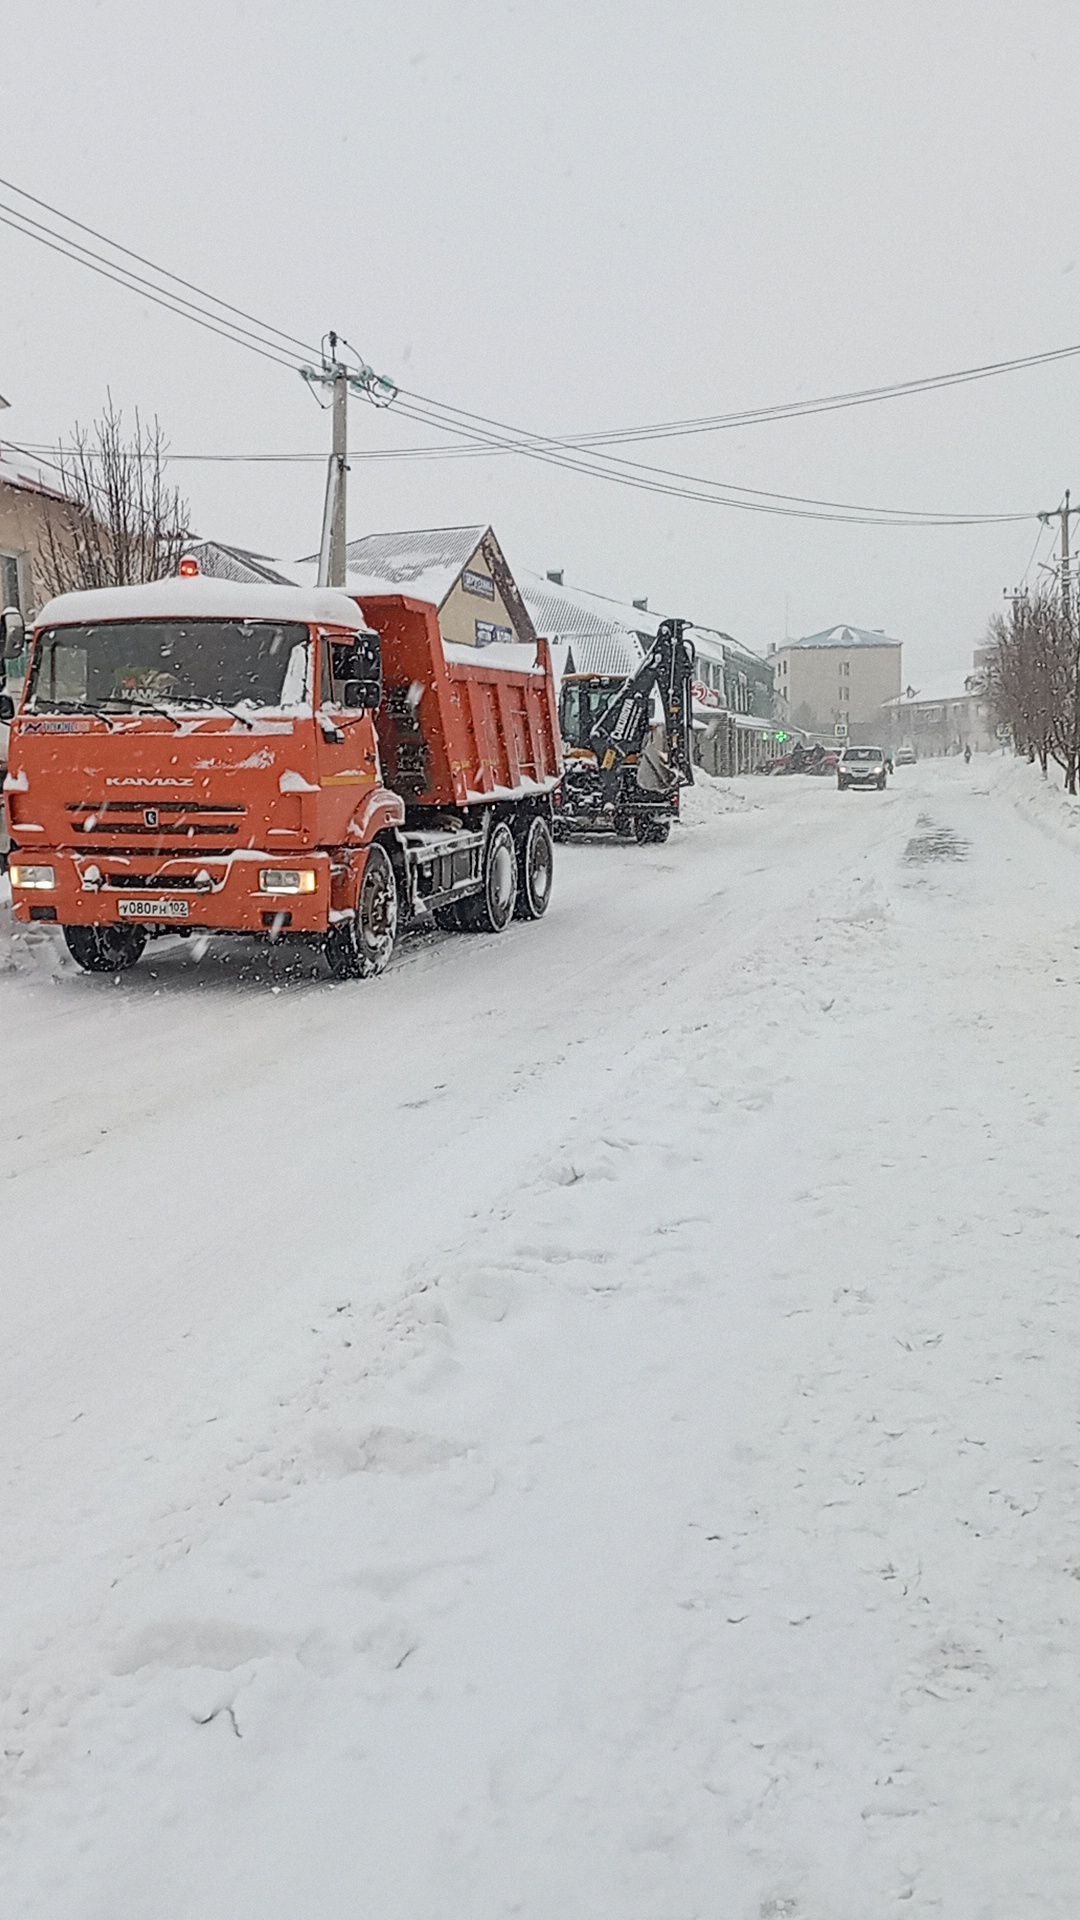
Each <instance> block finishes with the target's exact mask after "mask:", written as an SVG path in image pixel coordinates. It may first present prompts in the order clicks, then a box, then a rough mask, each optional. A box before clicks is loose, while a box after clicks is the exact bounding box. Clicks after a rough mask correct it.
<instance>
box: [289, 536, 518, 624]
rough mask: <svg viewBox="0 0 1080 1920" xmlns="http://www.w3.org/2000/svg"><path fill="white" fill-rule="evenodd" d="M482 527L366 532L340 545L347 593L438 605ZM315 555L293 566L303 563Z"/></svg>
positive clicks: (467, 558) (472, 549)
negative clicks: (398, 596) (388, 595)
mask: <svg viewBox="0 0 1080 1920" xmlns="http://www.w3.org/2000/svg"><path fill="white" fill-rule="evenodd" d="M486 532H487V528H486V527H422V528H420V529H415V530H413V531H411V532H405V533H366V534H364V535H363V537H362V538H361V539H359V540H350V541H349V543H348V545H347V547H346V548H345V565H346V567H347V569H348V573H347V577H346V585H347V587H348V591H349V592H350V593H405V594H408V595H409V596H410V598H412V599H414V600H426V601H428V602H429V603H430V605H432V606H435V607H441V606H442V604H443V601H444V600H445V599H446V597H447V594H448V593H449V592H450V590H451V588H452V587H453V586H454V585H455V583H456V581H457V578H458V575H459V574H460V572H461V570H462V568H463V567H465V566H467V565H468V563H469V561H470V560H471V559H472V556H473V554H474V553H475V552H476V549H477V547H478V546H479V545H480V542H481V540H482V539H483V537H484V535H485V533H486ZM316 561H317V556H316V555H314V554H308V555H306V556H305V558H304V559H303V560H302V561H300V562H299V563H298V564H299V565H300V566H302V567H308V566H311V565H313V564H315V563H316Z"/></svg>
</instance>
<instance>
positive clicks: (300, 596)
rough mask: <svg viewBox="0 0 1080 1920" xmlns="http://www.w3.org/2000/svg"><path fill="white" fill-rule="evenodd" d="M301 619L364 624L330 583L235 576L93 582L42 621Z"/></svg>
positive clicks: (53, 603) (53, 606) (56, 604)
mask: <svg viewBox="0 0 1080 1920" xmlns="http://www.w3.org/2000/svg"><path fill="white" fill-rule="evenodd" d="M185 616H186V617H187V618H189V619H193V620H283V621H284V620H298V621H301V622H302V623H303V624H305V625H312V624H314V623H317V622H323V623H325V624H326V625H327V626H335V627H363V626H364V624H365V622H364V616H363V614H362V613H361V611H360V608H359V607H358V606H356V605H355V604H354V603H353V601H351V600H349V599H347V597H346V596H345V594H343V593H335V592H334V590H333V588H331V587H280V586H260V585H242V584H240V583H239V582H237V581H234V580H208V579H207V578H206V577H205V575H204V576H201V577H199V578H196V579H191V580H186V579H179V578H173V579H171V580H152V581H149V582H148V583H147V584H146V585H145V586H139V587H92V588H90V589H88V590H87V591H86V592H84V593H62V594H59V595H58V596H57V598H56V599H55V600H50V601H49V602H48V603H47V605H45V606H44V607H42V609H41V612H40V613H39V614H38V616H37V624H38V625H39V626H75V625H78V626H83V625H94V624H96V623H97V622H98V621H100V620H182V619H183V618H184V617H185Z"/></svg>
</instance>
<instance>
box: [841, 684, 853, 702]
mask: <svg viewBox="0 0 1080 1920" xmlns="http://www.w3.org/2000/svg"><path fill="white" fill-rule="evenodd" d="M840 698H841V700H850V699H851V688H850V687H841V689H840Z"/></svg>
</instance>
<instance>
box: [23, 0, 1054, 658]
mask: <svg viewBox="0 0 1080 1920" xmlns="http://www.w3.org/2000/svg"><path fill="white" fill-rule="evenodd" d="M5 23H6V31H5V36H4V39H5V45H4V80H5V86H4V103H5V111H4V115H3V127H4V134H5V139H4V143H3V160H2V167H0V170H2V171H3V172H4V173H5V174H6V175H8V176H9V177H10V178H12V179H14V180H15V181H17V182H18V183H19V184H21V185H24V186H26V187H27V188H29V189H30V190H31V191H32V192H34V193H37V194H39V195H42V196H43V197H44V198H46V199H47V200H51V201H53V202H55V203H56V204H57V205H58V206H60V207H63V208H64V209H66V210H68V211H70V212H72V213H74V214H75V215H77V216H78V217H80V218H82V219H84V220H87V221H89V222H90V223H91V224H93V225H94V226H97V227H100V228H102V229H103V230H104V231H105V232H106V233H108V234H110V235H113V236H115V237H116V238H118V239H121V240H123V241H125V242H126V244H127V245H129V246H131V247H134V248H137V249H138V250H139V251H140V252H144V253H147V254H149V255H150V256H152V257H153V258H154V259H156V260H159V261H160V262H161V263H162V264H164V265H166V266H169V267H171V268H172V269H173V270H174V271H175V272H178V273H181V274H184V275H186V276H188V277H190V278H191V279H193V280H195V281H197V282H199V283H200V284H202V285H204V286H206V287H208V288H210V289H211V290H212V291H214V292H215V293H218V294H220V295H222V296H223V297H224V298H226V299H230V300H233V301H235V302H236V303H237V304H239V305H240V306H244V307H247V308H249V309H250V310H251V311H253V312H255V313H257V314H258V315H260V316H262V317H265V318H266V319H267V320H270V321H273V322H274V323H276V324H277V325H278V326H280V327H283V328H285V329H287V330H288V331H289V332H291V333H295V334H297V335H299V336H300V337H301V338H303V339H309V338H310V339H315V340H318V339H319V337H320V336H321V334H322V333H323V332H324V331H325V329H326V328H327V327H331V326H333V327H336V328H337V329H339V330H340V331H341V332H342V333H343V334H344V335H345V336H346V337H347V338H348V339H349V340H350V341H352V342H353V343H354V344H355V346H356V347H357V348H358V349H359V350H360V351H361V352H362V353H363V354H364V355H365V356H366V357H367V359H368V360H369V361H371V362H372V363H373V364H374V365H375V366H376V367H377V368H378V369H380V370H381V371H384V372H386V373H387V374H389V375H390V376H392V377H394V378H397V379H398V380H400V381H403V382H404V383H405V384H406V385H408V386H409V387H411V388H412V389H414V390H416V391H419V392H422V393H424V394H428V395H432V396H434V397H436V398H437V399H440V400H442V401H445V402H448V403H451V404H453V405H456V406H459V407H462V408H470V409H473V410H476V411H479V412H483V413H487V414H491V415H494V416H496V417H498V418H499V419H501V420H506V421H510V422H513V423H515V424H520V425H522V426H525V427H529V428H532V429H534V430H537V431H540V432H545V433H549V434H560V433H568V432H573V431H575V430H581V429H587V428H594V427H595V428H604V427H609V426H625V425H631V424H638V423H642V422H648V421H654V420H668V419H674V418H682V417H688V416H695V415H702V414H707V413H721V412H730V411H734V410H736V409H739V408H744V407H751V406H757V405H762V404H768V403H772V402H777V401H784V400H788V399H791V398H793V397H795V396H798V395H811V394H818V393H828V392H831V391H835V390H837V389H843V388H851V387H858V386H863V385H870V384H878V383H881V382H884V381H889V380H893V379H904V378H910V377H915V376H918V375H922V374H928V373H933V372H935V371H938V370H943V369H948V368H953V367H961V366H966V365H969V364H972V363H976V362H981V361H986V360H992V359H998V358H1005V357H1008V356H1011V355H1014V354H1023V353H1027V352H1032V351H1037V350H1041V349H1044V348H1048V347H1054V346H1058V345H1065V344H1067V343H1070V342H1073V341H1076V340H1080V312H1078V300H1080V266H1078V260H1080V234H1078V231H1077V186H1078V173H1080V85H1078V80H1080V7H1078V6H1077V5H1076V4H1075V0H1044V3H1043V4H1042V5H1041V6H1039V7H1033V6H1031V5H1029V4H1022V3H1021V0H753V3H752V4H748V3H747V0H669V4H667V5H666V6H661V7H658V6H656V5H655V4H654V0H649V4H645V0H539V4H538V0H515V3H514V4H511V5H500V4H486V3H485V0H453V3H452V4H451V0H384V4H381V5H375V4H371V3H370V0H303V4H294V3H293V0H278V4H276V5H267V4H250V5H238V4H234V3H233V0H212V4H211V0H184V4H182V5H181V4H176V0H170V4H161V0H97V4H84V5H81V6H73V5H72V4H71V0H8V6H7V8H6V9H5ZM0 260H2V263H3V268H2V277H0V284H2V288H3V300H2V313H0V392H3V393H4V394H5V395H6V397H7V398H8V399H9V400H10V401H11V402H12V411H11V412H10V413H7V414H5V415H3V416H2V417H0V434H3V435H4V436H5V437H10V438H11V439H15V440H23V441H47V440H54V439H56V438H57V437H58V436H62V435H64V434H65V432H66V431H67V430H68V429H69V428H70V425H71V423H72V421H73V420H75V419H76V418H81V419H86V418H88V417H89V416H91V415H92V414H93V413H94V412H95V411H96V410H97V409H98V408H99V407H100V404H101V402H102V399H103V397H104V394H105V390H106V388H107V387H111V389H112V392H113V395H114V397H115V398H116V400H117V401H118V402H120V403H122V404H124V405H126V406H128V407H131V406H133V405H134V404H136V403H137V404H138V405H139V406H140V407H141V408H143V409H144V411H146V412H148V413H153V412H154V411H156V412H157V413H158V415H159V416H160V418H161V420H162V422H163V424H164V426H165V428H166V430H167V432H168V435H169V437H170V440H171V442H172V445H173V447H174V449H176V450H177V451H190V452H204V451H228V452H237V451H252V450H253V451H263V450H266V451H316V450H319V449H321V448H322V447H323V446H324V445H325V444H326V440H327V433H328V420H327V417H326V416H325V415H324V414H322V413H320V412H319V411H318V409H317V408H316V406H315V404H314V402H313V400H312V398H311V396H310V394H308V393H307V392H306V391H305V390H304V388H303V386H302V383H301V382H300V380H299V378H298V377H297V376H296V375H294V374H291V373H290V372H288V371H286V370H285V369H279V368H277V367H274V366H272V365H269V364H268V363H266V362H265V361H262V360H259V359H257V358H255V357H254V356H253V355H251V354H249V353H246V352H243V351H241V350H240V349H238V348H237V347H235V346H233V345H230V344H228V343H226V342H225V341H223V340H218V339H215V338H213V337H212V336H210V335H208V334H206V333H204V332H201V331H200V330H199V329H197V328H196V327H194V326H191V325H188V324H185V322H183V321H182V320H180V319H178V318H175V317H173V316H172V315H170V314H167V313H164V312H162V311H160V310H159V309H158V308H156V307H154V306H152V305H149V304H146V303H144V302H142V301H141V300H140V299H138V298H136V297H134V296H133V295H132V294H131V293H128V292H124V291H121V290H120V289H119V288H116V287H114V286H112V285H110V284H108V283H106V282H104V281H102V280H101V279H98V278H96V277H94V276H93V275H91V274H90V273H88V272H87V271H86V270H85V269H83V268H80V267H77V266H75V265H72V264H69V263H68V262H67V261H64V260H61V259H58V258H57V257H56V256H55V255H52V254H49V253H46V252H44V251H43V250H42V249H41V248H39V247H37V246H35V245H34V244H32V243H31V242H30V241H29V240H27V239H24V238H22V237H18V236H16V235H14V234H13V233H11V231H10V230H9V229H6V228H0ZM1078 382H1080V362H1065V363H1062V364H1060V365H1058V366H1054V367H1048V368H1041V369H1035V370H1031V371H1026V372H1021V373H1018V374H1015V375H1011V376H1007V377H1004V378H1001V379H998V380H994V381H987V382H983V383H980V384H978V385H973V386H968V387H966V388H962V389H960V390H958V391H954V392H950V393H944V394H938V395H929V396H923V397H920V398H915V399H906V400H900V401H894V402H890V403H888V404H886V405H881V406H874V407H866V408H860V409H856V410H853V411H850V412H847V413H839V414H833V415H825V416H822V417H818V418H813V419H808V420H804V421H801V422H786V423H776V424H770V425H758V426H755V427H753V428H743V429H740V430H738V431H734V432H732V431H728V432H723V433H717V434H714V435H711V436H708V437H695V438H692V439H681V440H666V441H658V442H654V443H652V444H651V445H649V446H647V447H645V448H633V447H628V448H626V449H623V450H622V451H624V452H625V453H626V454H628V455H631V456H633V457H636V458H641V459H647V460H651V461H654V462H657V463H659V464H663V465H668V466H673V467H678V468H680V469H682V470H684V471H688V472H692V473H699V474H704V475H709V476H711V477H713V478H722V479H727V480H731V481H736V482H740V483H743V484H745V485H749V486H753V487H760V488H774V489H778V490H783V491H786V492H789V493H796V494H806V495H816V496H827V497H830V498H834V499H840V500H850V501H866V502H869V503H872V504H881V505H887V506H901V507H906V508H920V509H921V508H929V509H943V510H949V511H952V510H957V511H964V512H966V511H979V512H997V511H1003V512H1005V511H1032V512H1034V511H1036V510H1038V509H1040V508H1052V507H1056V506H1057V504H1058V502H1059V499H1060V496H1061V493H1062V491H1063V489H1064V487H1065V486H1066V485H1069V484H1072V485H1073V486H1074V487H1075V488H1076V489H1077V490H1078V491H1080V452H1078V447H1077V436H1076V424H1077V408H1076V404H1075V394H1076V392H1077V385H1078ZM425 437H430V436H427V435H426V434H425V433H424V432H423V430H420V429H418V428H417V427H415V426H414V425H412V424H411V423H409V422H405V421H399V422H395V421H394V419H393V417H392V415H376V414H375V413H374V412H373V411H372V410H371V409H370V408H368V407H364V406H359V405H358V406H357V407H356V408H355V409H354V414H353V420H352V430H351V433H350V442H351V444H352V445H353V446H357V447H360V446H363V445H365V444H366V445H370V446H372V447H376V446H383V447H386V446H392V445H395V444H396V445H415V444H416V443H417V441H418V439H420V438H425ZM175 471H176V473H177V475H178V476H179V477H181V478H182V480H183V484H184V486H185V490H186V492H187V494H188V497H189V498H190V500H191V503H192V507H193V511H194V518H195V522H196V524H197V526H198V528H199V529H200V531H202V532H205V533H214V534H217V535H218V536H220V537H221V538H224V539H227V540H235V541H238V542H240V543H242V544H247V545H251V546H255V547H260V548H262V549H264V550H268V551H270V552H283V553H288V554H293V555H296V554H299V553H303V552H307V551H310V549H311V548H312V547H313V546H314V545H316V544H317V538H318V528H319V519H320V512H321V495H322V486H323V475H322V472H321V470H320V469H319V468H318V467H316V466H313V465H312V466H298V467H239V468H238V467H231V468H229V467H220V466H218V467H214V466H191V467H183V468H180V467H178V468H176V470H175ZM350 486H351V492H350V508H349V531H350V534H351V535H357V534H360V533H364V532H369V531H373V530H379V529H384V528H391V527H406V526H431V525H440V524H448V523H461V522H468V521H473V520H476V521H488V520H490V521H491V522H492V523H493V524H494V526H495V528H496V531H497V532H498V534H499V535H500V537H501V539H502V541H503V544H504V546H505V547H506V548H507V550H508V553H509V556H510V558H511V562H512V563H513V562H517V563H519V564H522V565H533V566H537V567H541V568H547V567H560V566H561V567H563V568H565V570H566V575H567V578H568V580H572V581H574V582H575V583H577V584H580V585H583V586H590V587H593V588H595V589H597V590H599V591H603V592H609V593H613V594H617V595H621V596H626V597H628V598H629V597H631V596H634V597H636V596H639V595H641V594H647V595H648V596H649V601H650V605H651V606H653V607H655V608H658V609H660V610H662V611H665V612H672V613H685V614H689V615H691V616H692V617H695V618H697V619H700V620H703V621H709V622H712V623H714V624H716V625H719V626H722V627H726V628H728V629H730V630H731V631H732V632H734V633H735V634H736V635H738V636H739V637H740V638H742V639H743V640H745V641H746V642H747V643H749V644H750V645H752V646H755V647H759V648H762V649H764V647H765V646H766V645H767V644H768V643H769V642H771V641H774V640H779V639H782V638H783V635H784V631H785V622H786V621H787V622H788V623H789V625H790V631H791V632H793V633H803V632H810V631H813V630H814V629H816V628H820V627H823V626H826V625H831V624H833V623H834V622H836V621H839V620H845V621H853V622H856V623H858V624H861V625H865V626H870V627H884V628H885V629H886V630H887V631H889V632H890V633H892V634H895V635H896V636H898V637H899V638H900V639H902V640H903V641H904V643H905V648H906V653H905V677H906V678H907V679H909V680H912V681H914V683H915V684H916V685H918V684H924V685H925V684H926V683H927V682H928V681H929V679H930V677H931V675H932V674H933V673H934V671H935V669H942V670H946V669H952V668H956V667H958V666H962V665H964V664H965V663H966V662H967V661H968V660H969V659H970V653H971V646H972V643H973V642H974V641H975V640H976V639H977V638H978V636H979V634H980V633H981V630H982V628H983V627H984V625H985V621H986V618H987V616H988V614H989V613H990V612H991V611H993V610H995V609H996V608H997V607H998V606H999V605H1000V596H1001V590H1002V587H1003V586H1005V585H1008V584H1011V583H1013V582H1015V581H1016V580H1017V579H1018V578H1019V576H1020V575H1021V574H1022V573H1023V571H1024V568H1025V566H1026V565H1027V563H1028V560H1029V556H1030V554H1031V550H1032V546H1033V543H1034V540H1035V534H1036V527H1035V525H1034V524H1032V525H1031V526H1027V525H1025V526H1008V527H997V528H979V529H974V530H970V529H958V530H933V531H909V530H898V529H897V530H881V529H876V528H869V529H868V528H865V527H852V526H837V525H832V524H816V523H814V522H803V521H797V520H788V519H777V518H768V517H759V516H756V515H750V514H746V513H742V512H733V511H730V510H728V509H725V508H719V507H715V506H712V505H703V504H699V503H696V502H693V501H682V500H670V499H663V498H658V497H652V496H650V495H647V494H644V493H640V492H629V491H626V490H624V489H622V488H619V487H615V486H611V485H609V484H607V483H605V482H602V481H600V480H597V479H593V478H586V477H584V476H580V475H577V474H572V473H566V472H562V471H556V470H552V469H548V468H545V467H542V466H540V465H538V464H536V463H534V462H527V461H525V460H522V459H518V458H510V457H496V458H490V459H489V458H487V457H485V458H482V459H473V460H457V461H453V460H445V461H442V460H440V461H438V462H435V461H425V462H420V461H412V462H408V461H404V462H394V463H391V462H387V461H379V462H370V463H367V464H363V463H360V462H358V463H356V464H355V465H354V467H353V470H352V474H351V481H350Z"/></svg>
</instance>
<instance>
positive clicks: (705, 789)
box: [680, 767, 760, 827]
mask: <svg viewBox="0 0 1080 1920" xmlns="http://www.w3.org/2000/svg"><path fill="white" fill-rule="evenodd" d="M759 804H760V802H758V801H756V800H754V799H752V798H751V793H750V787H749V782H748V781H747V780H745V779H741V780H740V779H736V780H720V779H718V778H717V777H716V775H715V774H711V773H706V772H705V769H704V767H695V768H694V784H693V786H692V787H686V788H684V790H683V795H682V803H681V808H680V818H681V820H682V823H683V825H684V826H686V827H704V826H707V825H708V823H709V822H710V820H715V819H717V818H718V817H719V816H720V815H721V814H724V813H744V812H745V811H746V810H747V808H752V807H754V806H757V805H759Z"/></svg>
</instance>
